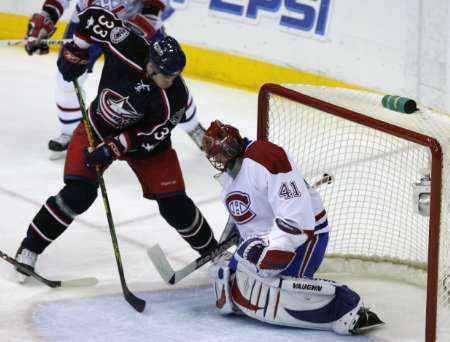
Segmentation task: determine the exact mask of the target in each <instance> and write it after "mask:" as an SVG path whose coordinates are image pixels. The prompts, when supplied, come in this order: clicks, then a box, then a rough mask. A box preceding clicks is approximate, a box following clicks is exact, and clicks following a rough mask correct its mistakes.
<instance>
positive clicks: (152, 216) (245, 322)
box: [0, 48, 425, 342]
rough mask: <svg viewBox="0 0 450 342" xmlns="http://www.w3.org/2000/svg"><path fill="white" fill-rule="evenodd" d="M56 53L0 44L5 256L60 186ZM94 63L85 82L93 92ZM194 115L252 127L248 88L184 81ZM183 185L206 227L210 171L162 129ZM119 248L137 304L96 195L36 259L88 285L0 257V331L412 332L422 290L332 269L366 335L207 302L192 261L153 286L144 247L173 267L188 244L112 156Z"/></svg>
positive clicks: (416, 336) (239, 336)
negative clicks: (222, 310) (21, 275)
mask: <svg viewBox="0 0 450 342" xmlns="http://www.w3.org/2000/svg"><path fill="white" fill-rule="evenodd" d="M55 62H56V54H50V55H48V56H33V57H29V56H28V55H26V53H25V52H24V51H23V50H22V49H11V48H2V49H0V99H1V104H2V106H1V109H0V118H1V121H0V156H1V167H0V213H1V224H0V234H1V235H0V236H1V239H0V250H2V251H4V252H6V253H8V254H9V255H14V253H15V252H16V249H17V247H18V246H19V244H20V242H21V240H22V239H23V237H24V234H25V232H26V229H27V226H28V224H29V222H30V220H31V219H32V217H33V216H34V215H35V213H36V212H37V210H38V209H39V208H40V206H41V204H42V203H43V202H44V201H45V200H46V199H47V197H48V196H50V195H53V194H55V193H56V192H57V191H58V190H59V189H60V188H61V186H62V184H63V183H62V172H63V161H62V160H60V161H56V162H55V161H50V160H49V159H48V150H47V142H48V140H49V138H52V137H55V136H56V135H57V134H58V123H57V118H56V113H55V108H54V95H53V91H54V74H55V70H56V66H55ZM100 69H101V65H100V64H99V65H97V66H96V70H95V71H94V73H93V74H92V75H91V77H90V78H89V79H88V81H87V83H86V84H85V89H86V91H87V93H88V98H90V99H91V98H92V96H93V95H94V93H95V90H96V84H97V82H98V78H99V73H100ZM188 83H189V85H190V87H191V90H192V92H193V95H194V98H195V101H196V103H197V106H198V113H199V116H200V120H201V121H202V122H203V124H204V125H208V124H209V122H210V121H211V120H214V119H216V118H219V119H221V120H223V121H225V122H227V123H231V124H233V125H236V126H238V127H239V128H240V129H241V132H242V133H243V134H244V135H247V136H249V137H250V138H254V137H255V135H256V107H257V94H255V93H251V92H246V91H242V90H237V89H230V88H227V87H223V86H219V85H216V84H210V83H207V82H203V81H198V80H193V79H188ZM173 144H174V146H175V148H176V149H177V151H178V155H179V158H180V161H181V164H182V165H181V166H182V169H183V171H184V177H185V181H186V187H187V192H188V194H189V195H190V196H191V197H192V198H193V200H194V201H195V202H196V203H197V205H198V206H199V207H200V209H201V210H202V212H203V213H204V215H205V217H206V218H207V219H208V221H209V222H210V224H211V226H212V227H213V229H214V231H215V233H216V234H220V231H221V228H222V227H223V226H224V224H225V221H226V213H225V211H224V209H223V207H222V205H221V204H220V202H219V200H218V193H219V185H218V184H216V183H215V181H214V180H213V178H212V176H213V174H214V173H215V172H214V171H213V169H212V168H211V166H210V165H209V163H208V162H207V160H206V159H205V158H204V157H203V155H202V154H201V153H200V152H199V150H198V148H197V147H196V146H195V145H194V144H193V142H192V141H191V140H190V138H189V137H188V136H187V135H186V134H185V133H184V132H183V131H182V130H181V129H178V130H177V131H176V132H175V133H174V135H173ZM105 181H106V186H107V190H108V195H109V198H110V202H111V207H112V214H113V216H114V219H115V224H116V230H117V234H118V237H119V243H120V252H121V255H122V259H123V266H124V268H125V275H126V279H127V282H128V285H129V288H130V289H131V290H132V291H133V292H134V293H135V294H137V295H138V296H140V297H142V298H143V299H145V300H147V309H146V310H145V312H144V313H143V314H139V313H137V312H135V311H134V310H133V309H132V308H131V307H130V306H129V305H128V304H127V303H126V302H125V301H124V299H123V297H122V292H121V287H120V282H119V277H118V272H117V267H116V261H115V258H114V253H113V249H112V244H111V239H110V236H109V230H108V226H107V221H106V217H105V212H104V209H103V204H102V201H101V199H100V198H99V199H98V200H97V201H96V203H95V204H94V205H93V207H92V208H91V209H89V210H88V212H86V213H85V214H83V215H82V216H81V217H80V218H79V219H77V220H76V221H75V222H74V223H73V224H72V225H71V226H70V228H69V229H68V231H67V232H66V233H64V234H63V235H62V236H61V238H59V239H58V240H57V241H55V242H54V243H53V244H52V245H51V246H50V247H49V248H48V249H47V250H46V251H45V253H44V254H42V256H41V257H40V258H39V261H38V264H37V271H38V272H39V273H41V274H42V275H44V276H46V277H48V278H50V279H63V280H64V279H72V278H78V277H83V276H95V277H98V278H99V284H98V285H97V286H95V287H92V288H78V289H56V290H55V289H50V288H48V287H45V286H43V285H42V284H40V283H38V282H36V281H31V282H30V283H29V284H26V285H19V284H17V283H16V282H15V279H14V272H13V269H12V267H11V265H9V264H8V263H6V262H0V341H2V342H12V341H14V342H15V341H26V342H33V341H50V342H56V341H58V342H62V341H95V342H97V341H183V342H185V341H242V342H245V341H254V340H255V339H260V340H262V339H264V340H267V341H321V342H323V341H423V338H424V317H425V313H424V302H425V292H424V291H423V290H422V289H419V288H416V287H413V286H409V285H405V284H402V283H395V282H389V281H383V280H382V279H362V278H356V277H354V276H352V275H333V278H334V279H335V280H339V281H342V282H344V283H346V284H348V285H349V286H351V287H352V288H354V289H355V290H356V291H358V292H359V293H360V294H361V295H362V297H363V299H364V301H365V303H366V305H368V306H370V307H371V308H372V309H373V310H374V311H376V312H377V313H378V314H379V316H380V317H381V318H382V319H383V320H384V321H385V322H386V326H385V327H383V328H381V329H378V330H375V331H373V332H371V333H370V334H368V335H366V336H359V337H341V336H337V335H335V334H333V333H331V332H317V331H306V330H299V329H289V328H282V327H274V326H269V325H266V324H262V323H259V322H256V321H252V320H250V319H245V318H242V317H223V316H220V315H219V314H218V313H216V312H215V310H214V299H213V297H212V293H211V291H210V289H209V287H208V284H209V282H210V281H209V278H208V272H207V267H206V266H205V267H203V268H201V269H200V270H198V271H197V272H195V273H194V274H192V275H191V276H190V277H189V278H186V279H185V280H183V281H181V282H180V283H179V284H177V285H176V286H175V287H169V286H168V285H165V284H164V283H163V282H162V280H161V279H160V277H159V276H158V274H157V272H156V271H155V269H154V267H153V266H152V264H151V262H150V261H149V259H148V258H147V255H146V249H147V248H148V247H150V246H152V245H153V244H155V243H159V244H160V245H161V246H162V248H163V249H164V251H165V252H166V253H167V255H168V257H169V258H170V262H171V263H172V264H173V266H174V267H175V268H179V267H182V266H183V265H185V264H186V263H188V262H189V261H191V260H192V259H193V258H195V257H196V254H195V253H194V252H193V251H191V250H190V248H189V247H188V246H187V245H186V244H185V243H184V242H183V241H182V239H181V238H180V237H179V236H178V235H177V233H176V232H175V231H174V230H173V229H172V228H171V227H169V226H168V225H167V224H166V223H165V222H164V221H163V219H162V218H161V217H160V216H159V214H158V211H157V207H156V205H155V203H153V202H151V201H148V200H145V199H144V198H143V197H142V196H141V191H140V187H139V184H138V182H137V181H136V179H135V178H134V175H133V174H132V172H130V170H129V169H128V168H127V167H126V165H124V164H123V163H121V162H116V163H115V164H113V166H112V167H111V168H110V169H109V170H108V172H107V173H106V175H105Z"/></svg>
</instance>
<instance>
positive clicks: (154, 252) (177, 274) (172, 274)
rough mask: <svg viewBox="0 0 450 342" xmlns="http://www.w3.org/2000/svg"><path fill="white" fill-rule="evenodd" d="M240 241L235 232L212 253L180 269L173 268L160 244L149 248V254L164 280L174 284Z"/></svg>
mask: <svg viewBox="0 0 450 342" xmlns="http://www.w3.org/2000/svg"><path fill="white" fill-rule="evenodd" d="M238 241H239V235H238V234H233V235H231V236H230V237H229V238H228V239H226V240H225V241H223V242H222V243H220V244H219V245H218V247H217V248H216V249H215V250H214V251H212V252H211V253H210V254H208V255H205V256H201V257H198V258H197V259H195V260H194V261H192V262H191V263H189V264H187V265H186V266H184V267H183V268H181V269H180V270H178V271H175V270H174V269H173V268H172V266H170V264H169V261H168V260H167V257H166V255H165V254H164V252H163V251H162V249H161V247H160V246H159V245H158V244H156V245H154V246H153V247H151V248H149V249H148V250H147V254H148V256H149V257H150V260H151V261H152V262H153V265H154V266H155V267H156V270H157V271H158V273H159V274H160V275H161V278H163V280H164V281H165V282H166V283H168V284H171V285H174V284H176V283H178V282H179V281H180V280H181V279H183V278H185V277H187V276H188V275H189V274H191V273H192V272H194V271H195V270H196V269H198V268H200V267H202V266H203V265H204V264H206V263H207V262H208V261H211V260H212V259H214V258H215V257H216V256H218V255H220V254H222V253H223V252H225V251H226V250H227V249H228V248H230V247H231V246H233V245H235V244H237V242H238Z"/></svg>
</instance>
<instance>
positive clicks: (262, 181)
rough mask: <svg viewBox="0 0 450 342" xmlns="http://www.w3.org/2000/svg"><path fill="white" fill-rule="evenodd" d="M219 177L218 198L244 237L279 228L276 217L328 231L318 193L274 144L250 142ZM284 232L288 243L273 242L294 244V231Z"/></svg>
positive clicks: (279, 231)
mask: <svg viewBox="0 0 450 342" xmlns="http://www.w3.org/2000/svg"><path fill="white" fill-rule="evenodd" d="M219 182H221V183H222V186H223V187H224V189H223V191H222V193H221V197H222V201H223V202H224V204H225V206H226V208H227V209H228V211H229V213H230V215H231V216H232V217H233V219H234V221H235V222H236V224H237V227H238V229H239V232H240V234H241V237H242V238H243V239H244V240H246V239H247V238H249V237H254V236H258V237H267V236H270V235H273V234H272V233H273V232H274V231H276V234H277V235H279V234H283V232H282V231H281V230H280V229H279V227H278V226H276V224H275V219H276V218H279V219H281V220H283V221H284V222H286V223H288V224H289V225H290V226H292V227H295V228H297V229H300V230H313V231H314V234H320V233H324V232H328V231H329V228H328V223H327V221H326V214H325V210H324V206H323V203H322V199H321V198H320V195H319V194H318V193H317V192H316V191H315V190H314V189H312V188H310V187H309V185H308V184H307V183H306V181H305V180H304V178H303V176H302V173H301V171H300V170H299V168H298V167H297V165H296V164H295V162H293V160H292V159H291V158H290V157H289V156H288V155H287V154H286V152H285V151H284V150H283V149H282V148H281V147H279V146H277V145H275V144H272V143H270V142H264V141H254V142H250V144H249V145H248V146H247V148H246V150H245V153H244V158H243V161H242V165H241V168H240V170H239V172H238V174H237V175H236V177H235V178H234V179H233V178H232V177H231V176H230V175H229V174H228V173H223V174H222V175H221V176H220V178H219ZM285 235H287V239H283V240H284V241H285V242H284V243H285V244H287V245H286V246H284V248H283V246H278V247H281V248H283V249H285V250H292V249H295V248H296V247H298V245H296V237H295V236H289V235H292V234H286V233H285ZM299 241H300V242H299V243H300V244H301V243H302V242H301V240H299ZM289 245H290V246H289Z"/></svg>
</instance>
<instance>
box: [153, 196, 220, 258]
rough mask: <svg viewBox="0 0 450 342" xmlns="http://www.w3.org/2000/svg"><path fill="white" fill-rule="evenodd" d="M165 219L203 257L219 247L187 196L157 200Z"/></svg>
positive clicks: (207, 225)
mask: <svg viewBox="0 0 450 342" xmlns="http://www.w3.org/2000/svg"><path fill="white" fill-rule="evenodd" d="M157 201H158V205H159V211H160V213H161V215H162V216H163V217H164V219H165V220H166V221H167V223H169V224H170V225H171V226H172V227H174V228H175V229H176V230H177V231H178V233H179V234H180V235H181V237H182V238H183V239H184V240H185V241H186V242H187V243H188V244H189V245H190V246H191V247H192V248H193V249H195V250H196V251H198V252H199V253H200V254H201V255H205V254H208V253H209V252H210V251H211V250H212V249H214V248H216V247H217V241H216V239H215V238H214V234H213V232H212V230H211V227H210V226H209V224H208V222H207V221H206V220H205V218H204V217H203V215H202V213H201V212H200V210H199V209H198V208H197V207H196V206H195V204H194V203H193V202H192V200H191V199H190V198H189V197H187V196H186V194H181V195H175V196H170V197H165V198H160V199H158V200H157Z"/></svg>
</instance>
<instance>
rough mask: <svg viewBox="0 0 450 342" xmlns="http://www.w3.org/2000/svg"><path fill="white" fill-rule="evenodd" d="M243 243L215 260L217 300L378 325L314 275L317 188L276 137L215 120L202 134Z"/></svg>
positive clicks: (323, 238) (322, 322)
mask: <svg viewBox="0 0 450 342" xmlns="http://www.w3.org/2000/svg"><path fill="white" fill-rule="evenodd" d="M203 149H204V151H205V153H206V156H207V158H208V159H209V161H210V162H211V164H212V165H213V166H214V167H215V168H216V169H218V170H219V171H221V173H220V174H219V175H218V176H217V178H218V180H219V182H220V183H221V184H222V186H223V191H222V194H221V197H222V200H223V202H224V204H225V206H226V208H227V210H228V212H229V214H230V216H231V218H232V219H233V220H234V222H235V224H236V227H237V229H238V231H239V234H240V236H241V238H242V242H241V243H240V245H239V246H238V248H237V249H236V252H235V253H234V254H233V256H232V257H231V256H227V255H225V256H224V257H222V258H221V259H219V261H218V262H217V263H216V267H215V268H214V270H215V294H216V298H217V302H216V306H217V308H218V309H219V310H220V311H221V312H223V313H233V312H236V311H240V312H242V313H244V314H245V315H247V316H250V317H253V318H256V319H258V320H261V321H265V322H269V323H273V324H278V325H286V326H294V327H300V328H309V329H321V330H333V331H335V332H336V333H339V334H355V333H360V332H363V331H364V330H367V329H368V328H373V327H376V326H379V325H382V324H383V322H382V321H381V320H380V319H379V318H378V317H377V315H376V314H374V313H373V312H371V311H370V310H369V309H367V308H365V307H364V306H363V304H362V300H361V298H360V296H359V295H358V294H357V293H356V292H354V291H353V290H351V289H349V288H348V287H347V286H345V285H343V284H339V283H336V282H333V281H329V280H323V279H315V278H314V274H315V272H316V271H317V269H318V268H319V266H320V264H321V262H322V260H323V258H324V255H325V250H326V247H327V243H328V232H329V227H328V221H327V216H326V211H325V209H324V206H323V203H322V200H321V198H320V195H319V194H318V193H317V192H316V191H315V190H314V189H313V188H312V187H310V186H309V185H308V183H307V182H306V181H305V180H304V178H303V176H302V174H301V171H300V170H299V168H298V167H297V165H296V164H295V162H293V160H292V159H291V158H290V157H289V156H288V155H287V154H286V152H285V151H284V150H283V149H282V148H281V147H280V146H277V145H275V144H272V143H270V142H267V141H250V140H248V139H246V138H242V137H241V136H240V134H239V131H238V130H237V129H236V128H235V127H233V126H230V125H225V124H223V123H221V122H220V121H214V122H213V123H211V126H210V127H209V128H208V130H207V131H206V133H205V136H204V138H203Z"/></svg>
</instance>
